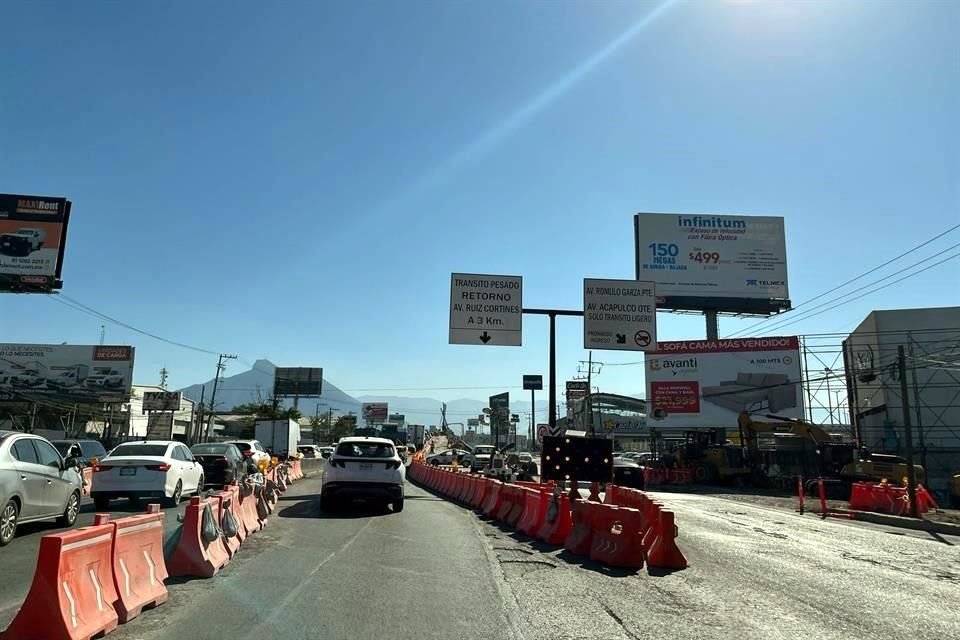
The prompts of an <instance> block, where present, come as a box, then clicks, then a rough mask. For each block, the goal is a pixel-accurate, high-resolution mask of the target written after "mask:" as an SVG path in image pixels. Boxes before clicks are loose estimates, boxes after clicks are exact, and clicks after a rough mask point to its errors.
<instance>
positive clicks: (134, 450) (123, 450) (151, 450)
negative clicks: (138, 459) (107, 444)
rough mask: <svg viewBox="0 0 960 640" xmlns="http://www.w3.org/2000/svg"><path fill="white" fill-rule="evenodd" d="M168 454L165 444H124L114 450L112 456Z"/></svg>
mask: <svg viewBox="0 0 960 640" xmlns="http://www.w3.org/2000/svg"><path fill="white" fill-rule="evenodd" d="M166 454H167V445H165V444H122V445H120V446H119V447H117V448H116V449H114V450H113V453H111V454H110V457H112V458H115V457H117V456H163V455H166Z"/></svg>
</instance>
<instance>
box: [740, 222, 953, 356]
mask: <svg viewBox="0 0 960 640" xmlns="http://www.w3.org/2000/svg"><path fill="white" fill-rule="evenodd" d="M957 229H960V224H956V225H954V226H952V227H950V228H949V229H947V230H946V231H943V232H941V233H939V234H937V235H935V236H934V237H932V238H930V239H929V240H926V241H924V242H921V243H920V244H918V245H917V246H915V247H913V248H912V249H909V250H907V251H904V252H903V253H901V254H900V255H898V256H896V257H895V258H891V259H890V260H887V261H886V262H884V263H883V264H880V265H877V266H876V267H874V268H872V269H870V270H869V271H864V272H863V273H861V274H860V275H858V276H856V277H854V278H851V279H849V280H847V281H846V282H843V283H842V284H838V285H837V286H835V287H833V288H832V289H828V290H826V291H824V292H823V293H821V294H819V295H816V296H814V297H812V298H809V299H807V300H804V301H803V302H801V303H799V304H797V305H796V306H794V307H793V308H792V309H789V310H788V312H789V311H796V310H797V309H799V308H800V307H802V306H805V305H808V304H810V303H811V302H814V301H816V300H819V299H820V298H822V297H824V296H827V295H830V294H831V293H833V292H834V291H837V290H838V289H842V288H843V287H845V286H847V285H848V284H852V283H854V282H856V281H857V280H859V279H861V278H864V277H866V276H868V275H870V274H871V273H874V272H876V271H879V270H880V269H882V268H884V267H886V266H887V265H889V264H893V263H894V262H896V261H897V260H899V259H900V258H903V257H905V256H908V255H910V254H911V253H913V252H914V251H917V250H918V249H922V248H923V247H925V246H927V245H928V244H930V243H932V242H934V241H936V240H939V239H940V238H942V237H943V236H945V235H947V234H949V233H952V232H954V231H956V230H957ZM954 246H957V245H954ZM950 248H953V247H950ZM947 250H948V251H949V249H947ZM941 253H943V252H941ZM936 255H939V254H936ZM921 262H923V261H921ZM917 264H920V263H917ZM914 266H915V265H914ZM906 268H907V269H909V268H910V267H906ZM901 271H903V269H901ZM893 275H896V273H894V274H893ZM888 277H889V276H888ZM866 286H870V285H866ZM855 291H856V290H855ZM774 317H778V316H767V317H766V318H764V319H763V320H761V321H760V322H757V323H755V324H752V325H750V326H749V327H747V328H746V329H741V330H740V331H736V332H734V333H732V334H730V335H729V336H727V337H728V338H729V337H733V336H737V335H740V334H742V333H744V332H746V331H752V330H753V329H754V328H756V327H759V326H761V325H763V324H765V323H766V322H768V321H769V320H771V319H772V318H774Z"/></svg>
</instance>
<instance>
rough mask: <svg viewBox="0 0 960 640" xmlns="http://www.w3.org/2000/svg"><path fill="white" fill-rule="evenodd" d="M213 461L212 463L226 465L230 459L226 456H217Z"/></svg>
mask: <svg viewBox="0 0 960 640" xmlns="http://www.w3.org/2000/svg"><path fill="white" fill-rule="evenodd" d="M213 462H214V464H222V465H226V464H227V463H228V462H230V461H229V460H227V459H226V458H217V459H216V460H214V461H213Z"/></svg>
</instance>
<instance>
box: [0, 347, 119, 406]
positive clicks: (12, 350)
mask: <svg viewBox="0 0 960 640" xmlns="http://www.w3.org/2000/svg"><path fill="white" fill-rule="evenodd" d="M132 383H133V347H130V346H121V345H56V344H0V400H23V401H39V402H42V401H44V400H56V401H61V402H70V403H77V402H94V403H101V402H126V401H128V400H129V399H130V386H131V385H132Z"/></svg>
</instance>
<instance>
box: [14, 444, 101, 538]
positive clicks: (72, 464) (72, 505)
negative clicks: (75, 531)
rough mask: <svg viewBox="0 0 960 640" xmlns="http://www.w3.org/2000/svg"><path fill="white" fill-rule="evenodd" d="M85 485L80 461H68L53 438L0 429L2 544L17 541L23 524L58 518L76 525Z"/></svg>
mask: <svg viewBox="0 0 960 640" xmlns="http://www.w3.org/2000/svg"><path fill="white" fill-rule="evenodd" d="M81 486H82V481H81V478H80V474H79V473H78V472H77V469H76V461H75V460H68V461H66V462H64V460H63V457H62V456H61V455H60V452H59V451H57V449H56V447H54V446H53V445H52V444H50V441H49V440H47V439H46V438H41V437H40V436H36V435H32V434H29V433H21V432H19V431H0V547H2V546H5V545H7V544H9V543H10V541H11V540H13V536H14V535H15V534H16V532H17V525H18V524H20V523H24V522H34V521H36V520H52V519H54V518H56V519H57V522H58V523H59V524H60V525H61V526H64V527H72V526H73V524H74V523H75V522H76V521H77V515H78V514H79V513H80V492H81Z"/></svg>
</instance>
